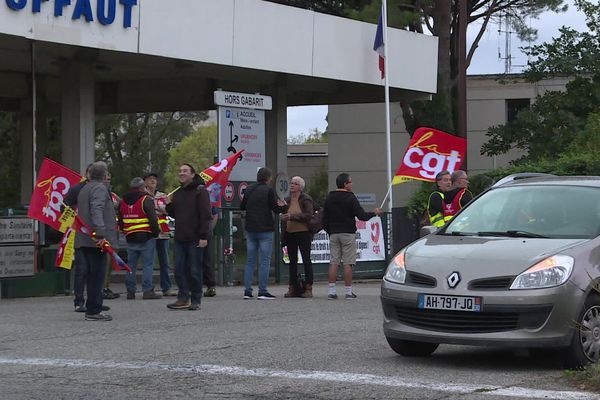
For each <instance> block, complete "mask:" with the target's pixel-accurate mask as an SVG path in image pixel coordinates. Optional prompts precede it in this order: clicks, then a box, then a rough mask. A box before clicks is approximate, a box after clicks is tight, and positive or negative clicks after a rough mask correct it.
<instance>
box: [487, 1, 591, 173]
mask: <svg viewBox="0 0 600 400" xmlns="http://www.w3.org/2000/svg"><path fill="white" fill-rule="evenodd" d="M576 4H577V6H578V7H579V8H580V9H582V10H583V11H584V12H585V13H586V16H587V18H586V21H587V24H588V29H589V32H583V33H581V32H575V31H573V30H571V29H569V28H563V29H562V30H561V36H560V37H558V38H556V39H554V40H553V41H552V42H550V43H544V44H542V45H539V46H534V47H531V48H529V50H528V51H529V52H530V54H532V55H535V56H537V57H539V58H538V59H537V60H536V61H534V62H532V63H531V64H530V66H529V68H528V70H527V71H526V76H527V78H528V79H529V80H532V81H535V80H538V79H542V78H545V77H549V76H552V75H553V74H556V73H559V74H569V75H570V76H573V77H574V79H573V80H572V81H571V82H569V83H568V84H567V85H566V90H565V91H564V92H546V93H545V94H544V95H543V96H538V97H537V98H536V101H535V103H534V104H533V105H532V106H531V107H530V108H529V109H528V110H524V111H521V112H520V113H519V114H518V115H517V117H516V119H515V120H513V121H511V122H509V123H507V124H505V125H500V126H496V127H492V128H491V129H490V130H489V131H488V134H487V135H488V137H489V140H488V142H487V143H486V144H485V145H484V146H483V147H482V154H486V155H488V156H491V155H499V154H504V153H507V152H508V151H509V150H511V149H520V150H523V151H524V152H525V154H526V155H525V156H524V157H522V158H521V159H520V160H518V162H523V161H537V160H542V159H547V158H551V157H557V156H558V155H559V154H561V153H562V152H564V151H566V150H569V149H572V148H573V145H574V143H578V146H579V147H581V148H583V149H584V150H585V146H586V144H585V143H586V142H587V141H590V140H592V141H593V140H596V139H595V132H598V131H597V130H596V131H594V130H593V129H591V128H590V127H591V126H595V120H596V119H597V116H596V115H594V113H595V112H596V111H597V110H598V109H600V61H599V60H600V36H599V34H598V29H599V28H600V17H598V15H600V6H598V5H593V4H591V3H590V2H586V1H582V0H578V1H577V2H576Z"/></svg>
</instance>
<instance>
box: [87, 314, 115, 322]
mask: <svg viewBox="0 0 600 400" xmlns="http://www.w3.org/2000/svg"><path fill="white" fill-rule="evenodd" d="M85 320H86V321H112V317H111V316H110V315H108V314H103V313H98V314H91V315H90V314H85Z"/></svg>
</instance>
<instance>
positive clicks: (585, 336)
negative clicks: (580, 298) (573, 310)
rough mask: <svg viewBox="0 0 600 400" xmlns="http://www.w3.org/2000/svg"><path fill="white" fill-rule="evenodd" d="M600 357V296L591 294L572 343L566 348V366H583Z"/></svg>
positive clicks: (577, 323)
mask: <svg viewBox="0 0 600 400" xmlns="http://www.w3.org/2000/svg"><path fill="white" fill-rule="evenodd" d="M598 359H600V296H598V295H597V294H595V293H594V294H591V295H590V296H589V297H588V298H587V300H586V301H585V304H584V306H583V309H582V311H581V313H580V314H579V318H578V319H577V321H576V322H575V333H574V334H573V340H572V341H571V345H570V346H569V347H568V348H567V349H565V357H564V364H565V368H581V367H583V366H585V365H587V364H590V363H595V362H597V361H598Z"/></svg>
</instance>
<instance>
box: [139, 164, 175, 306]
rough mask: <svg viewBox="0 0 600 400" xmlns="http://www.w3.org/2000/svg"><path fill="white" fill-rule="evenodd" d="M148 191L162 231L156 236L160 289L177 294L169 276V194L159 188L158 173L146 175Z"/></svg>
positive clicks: (166, 292)
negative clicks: (167, 208)
mask: <svg viewBox="0 0 600 400" xmlns="http://www.w3.org/2000/svg"><path fill="white" fill-rule="evenodd" d="M144 183H145V185H146V192H148V194H149V195H150V196H152V198H153V200H154V208H155V210H156V215H157V217H158V227H159V228H160V233H159V234H158V237H157V238H156V255H157V256H158V265H159V267H160V289H161V290H162V294H163V296H177V290H174V289H171V286H172V284H171V277H170V276H169V269H170V268H169V239H170V238H171V229H170V227H169V220H168V219H167V210H166V208H165V207H166V205H167V203H166V199H167V195H166V194H165V193H163V192H161V191H159V190H158V189H157V187H158V175H157V174H156V173H154V172H149V173H147V174H146V175H144Z"/></svg>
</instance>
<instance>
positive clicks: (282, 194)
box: [275, 172, 290, 199]
mask: <svg viewBox="0 0 600 400" xmlns="http://www.w3.org/2000/svg"><path fill="white" fill-rule="evenodd" d="M275 192H276V193H277V196H278V197H279V198H280V199H285V198H286V197H288V196H289V195H290V182H289V181H288V176H287V174H286V173H285V172H279V173H278V174H277V178H276V179H275Z"/></svg>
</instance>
